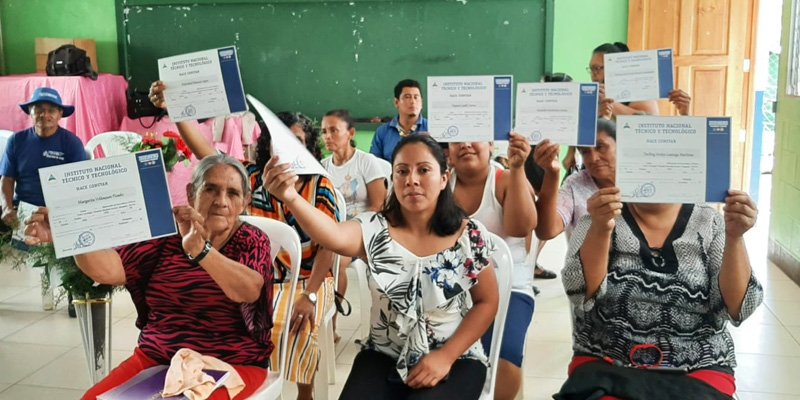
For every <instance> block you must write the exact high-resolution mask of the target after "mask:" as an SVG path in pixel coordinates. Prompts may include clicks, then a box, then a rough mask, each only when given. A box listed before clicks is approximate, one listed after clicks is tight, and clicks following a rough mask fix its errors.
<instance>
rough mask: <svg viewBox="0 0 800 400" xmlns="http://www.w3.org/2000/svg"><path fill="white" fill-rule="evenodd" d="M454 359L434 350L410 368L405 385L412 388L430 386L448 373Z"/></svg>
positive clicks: (436, 383) (437, 382)
mask: <svg viewBox="0 0 800 400" xmlns="http://www.w3.org/2000/svg"><path fill="white" fill-rule="evenodd" d="M453 362H455V360H453V359H451V358H450V357H449V356H447V355H446V354H445V353H443V352H442V351H440V350H434V351H432V352H430V353H428V354H426V355H424V356H423V357H422V359H420V360H419V363H417V365H415V366H414V367H413V368H411V371H409V372H408V377H406V385H408V387H410V388H412V389H421V388H432V387H434V386H436V385H438V384H439V382H441V381H442V379H444V378H446V377H447V374H449V373H450V368H451V367H452V366H453Z"/></svg>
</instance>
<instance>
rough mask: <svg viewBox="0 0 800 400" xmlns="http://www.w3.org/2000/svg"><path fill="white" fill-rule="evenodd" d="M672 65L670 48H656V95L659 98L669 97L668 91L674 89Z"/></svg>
mask: <svg viewBox="0 0 800 400" xmlns="http://www.w3.org/2000/svg"><path fill="white" fill-rule="evenodd" d="M672 65H673V64H672V49H661V50H658V96H659V98H661V99H666V98H667V97H669V92H671V91H672V89H674V84H673V82H675V79H674V77H673V76H672Z"/></svg>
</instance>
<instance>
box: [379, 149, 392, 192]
mask: <svg viewBox="0 0 800 400" xmlns="http://www.w3.org/2000/svg"><path fill="white" fill-rule="evenodd" d="M375 159H376V160H378V164H380V165H381V170H382V171H383V175H384V176H385V177H386V188H387V189H388V191H387V192H386V197H387V198H388V197H389V193H390V192H391V191H392V163H390V162H388V161H386V160H384V159H382V158H380V157H375Z"/></svg>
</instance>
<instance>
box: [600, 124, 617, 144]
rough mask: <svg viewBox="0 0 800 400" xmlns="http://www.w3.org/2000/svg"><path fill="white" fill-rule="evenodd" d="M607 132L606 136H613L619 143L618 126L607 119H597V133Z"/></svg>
mask: <svg viewBox="0 0 800 400" xmlns="http://www.w3.org/2000/svg"><path fill="white" fill-rule="evenodd" d="M600 132H605V133H606V135H608V136H611V138H612V139H614V141H615V142H616V141H617V124H616V123H615V122H614V121H612V120H610V119H605V118H598V119H597V133H600Z"/></svg>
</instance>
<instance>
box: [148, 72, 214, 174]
mask: <svg viewBox="0 0 800 400" xmlns="http://www.w3.org/2000/svg"><path fill="white" fill-rule="evenodd" d="M166 88H167V87H166V85H164V82H162V81H155V82H153V84H151V85H150V102H151V103H153V105H154V106H156V107H158V108H162V109H165V108H167V103H166V101H165V100H164V90H166ZM175 125H177V126H178V133H180V135H181V139H183V141H184V142H186V145H187V146H189V149H190V150H192V153H193V154H194V155H195V156H196V157H197V159H198V160H202V159H203V158H204V157H206V156H213V155H214V154H217V150H216V149H215V148H214V146H213V145H212V144H211V143H209V142H208V140H206V138H205V137H203V134H202V133H200V131H199V130H198V129H197V122H195V121H182V122H176V123H175Z"/></svg>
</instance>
